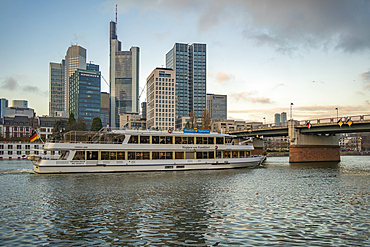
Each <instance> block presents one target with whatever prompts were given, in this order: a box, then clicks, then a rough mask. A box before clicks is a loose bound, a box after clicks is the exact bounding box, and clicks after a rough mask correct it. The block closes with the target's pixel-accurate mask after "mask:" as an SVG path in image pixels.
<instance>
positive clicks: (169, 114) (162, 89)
mask: <svg viewBox="0 0 370 247" xmlns="http://www.w3.org/2000/svg"><path fill="white" fill-rule="evenodd" d="M175 77H176V74H175V71H173V70H172V69H166V68H156V69H154V70H153V71H152V73H150V75H149V76H148V78H147V82H146V88H147V93H146V97H147V116H146V117H147V121H146V126H147V128H155V129H157V128H158V129H174V128H175V116H176V104H175V86H176V79H175Z"/></svg>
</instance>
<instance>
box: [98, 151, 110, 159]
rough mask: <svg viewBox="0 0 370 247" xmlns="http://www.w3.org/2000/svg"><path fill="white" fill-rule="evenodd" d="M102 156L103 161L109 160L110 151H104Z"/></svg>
mask: <svg viewBox="0 0 370 247" xmlns="http://www.w3.org/2000/svg"><path fill="white" fill-rule="evenodd" d="M100 155H101V160H109V152H108V151H102V152H101V154H100Z"/></svg>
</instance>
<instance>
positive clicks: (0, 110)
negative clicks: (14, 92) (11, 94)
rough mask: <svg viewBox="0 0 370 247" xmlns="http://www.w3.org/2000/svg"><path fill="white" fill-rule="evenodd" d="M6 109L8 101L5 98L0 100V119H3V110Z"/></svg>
mask: <svg viewBox="0 0 370 247" xmlns="http://www.w3.org/2000/svg"><path fill="white" fill-rule="evenodd" d="M7 107H8V100H7V99H5V98H1V99H0V118H3V117H4V113H5V108H7Z"/></svg>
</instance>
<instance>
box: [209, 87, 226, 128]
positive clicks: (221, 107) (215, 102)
mask: <svg viewBox="0 0 370 247" xmlns="http://www.w3.org/2000/svg"><path fill="white" fill-rule="evenodd" d="M207 110H208V112H209V115H210V117H211V119H212V122H216V121H219V120H226V119H227V95H221V94H207Z"/></svg>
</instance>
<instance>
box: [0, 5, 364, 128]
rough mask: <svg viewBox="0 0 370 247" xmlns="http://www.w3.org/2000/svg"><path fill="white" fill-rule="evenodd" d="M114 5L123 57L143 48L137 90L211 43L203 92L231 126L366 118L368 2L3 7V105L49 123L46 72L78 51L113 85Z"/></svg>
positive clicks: (0, 12) (0, 65)
mask: <svg viewBox="0 0 370 247" xmlns="http://www.w3.org/2000/svg"><path fill="white" fill-rule="evenodd" d="M116 4H117V5H118V14H117V20H118V21H117V34H118V39H119V40H120V41H121V42H122V49H123V50H129V49H130V48H131V47H132V46H138V47H140V75H139V81H140V87H141V88H145V84H146V78H147V76H148V75H149V74H150V73H151V72H152V70H153V69H155V68H156V67H162V66H164V65H165V54H166V53H167V52H168V51H169V50H170V49H171V48H172V47H173V45H174V44H175V43H189V44H191V43H205V44H207V93H214V94H227V96H228V107H227V108H228V118H229V119H236V120H244V121H259V122H262V121H265V122H266V123H272V122H273V121H274V114H275V113H281V112H286V113H287V114H288V118H290V112H292V114H293V118H294V119H297V120H314V119H318V118H328V117H336V115H337V111H336V110H335V108H338V109H339V110H338V114H339V116H343V117H345V116H358V115H370V110H369V108H370V25H369V23H370V1H368V0H364V1H360V0H325V1H321V0H258V1H256V0H187V1H184V0H140V1H138V0H124V1H123V0H116V1H114V0H107V1H103V0H100V1H98V0H89V1H84V0H79V1H68V0H67V1H46V0H44V1H38V0H34V1H26V0H24V1H23V0H0V34H1V37H0V47H1V49H0V98H6V99H8V100H9V104H11V101H12V100H14V99H20V100H28V105H29V107H31V108H34V109H35V111H36V113H37V115H47V114H48V111H49V110H48V104H49V63H50V62H60V61H61V60H62V59H63V58H64V56H65V54H66V51H67V49H68V47H69V46H71V45H76V44H78V45H80V46H82V47H84V48H85V49H86V50H87V62H90V61H92V62H93V63H96V64H99V65H100V69H101V72H102V75H103V77H104V78H105V79H106V80H107V81H108V79H109V22H110V21H112V20H113V21H114V20H115V5H116ZM108 83H109V82H108ZM102 91H104V92H109V86H108V85H107V84H106V83H105V81H104V80H102ZM145 96H146V91H144V93H143V94H142V96H141V98H140V101H145ZM291 103H293V106H291Z"/></svg>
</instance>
